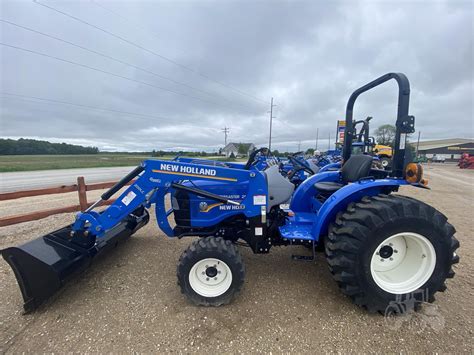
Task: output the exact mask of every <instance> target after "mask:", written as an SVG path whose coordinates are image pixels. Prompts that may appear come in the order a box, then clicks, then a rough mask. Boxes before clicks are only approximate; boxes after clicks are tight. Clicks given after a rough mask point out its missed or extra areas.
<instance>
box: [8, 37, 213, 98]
mask: <svg viewBox="0 0 474 355" xmlns="http://www.w3.org/2000/svg"><path fill="white" fill-rule="evenodd" d="M0 45H2V46H5V47H10V48H14V49H17V50H20V51H24V52H28V53H33V54H36V55H39V56H43V57H47V58H51V59H56V60H58V61H61V62H64V63H68V64H73V65H77V66H79V67H83V68H86V69H89V70H94V71H97V72H100V73H103V74H108V75H112V76H115V77H117V78H121V79H124V80H128V81H132V82H135V83H138V84H142V85H147V86H150V87H152V88H155V89H158V90H163V91H168V92H170V93H173V94H175V95H180V96H185V97H189V98H192V99H195V100H199V101H202V102H206V103H210V104H213V105H220V104H219V103H216V102H212V101H209V100H204V99H201V98H200V97H197V96H192V95H188V94H184V93H180V92H178V91H174V90H170V89H166V88H163V87H160V86H156V85H153V84H150V83H147V82H145V81H140V80H135V79H132V78H128V77H126V76H123V75H119V74H115V73H112V72H108V71H106V70H102V69H99V68H94V67H91V66H89V65H86V64H82V63H78V62H73V61H71V60H67V59H63V58H59V57H55V56H52V55H49V54H45V53H41V52H36V51H34V50H32V49H27V48H22V47H17V46H13V45H11V44H6V43H1V42H0Z"/></svg>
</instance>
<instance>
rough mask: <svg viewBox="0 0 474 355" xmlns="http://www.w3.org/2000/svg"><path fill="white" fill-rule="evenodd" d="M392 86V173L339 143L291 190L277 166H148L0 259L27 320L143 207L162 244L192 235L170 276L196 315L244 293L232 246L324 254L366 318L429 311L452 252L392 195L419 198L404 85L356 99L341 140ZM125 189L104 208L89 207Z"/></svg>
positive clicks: (439, 228)
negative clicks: (328, 161)
mask: <svg viewBox="0 0 474 355" xmlns="http://www.w3.org/2000/svg"><path fill="white" fill-rule="evenodd" d="M390 79H394V80H396V82H397V83H398V85H399V98H398V115H397V121H396V127H397V132H396V140H395V150H394V157H393V169H392V170H391V171H385V170H373V169H371V165H372V157H370V156H367V155H352V154H351V152H352V149H351V146H352V144H351V143H352V139H353V137H352V136H351V135H350V134H348V133H346V136H345V142H346V144H345V146H344V151H343V158H344V164H343V166H342V168H341V169H340V170H339V171H327V172H324V173H318V174H314V175H312V176H310V177H308V178H307V179H306V180H305V181H303V182H302V183H301V184H300V185H299V186H298V187H297V188H295V185H294V184H292V183H291V182H290V181H288V179H286V178H285V177H284V176H282V175H281V174H280V172H279V167H278V165H271V166H269V167H268V168H266V169H265V170H263V171H259V170H256V169H250V168H248V169H245V168H242V167H240V168H236V167H229V166H222V165H220V164H214V165H204V164H193V163H190V162H184V161H161V160H145V161H144V162H143V163H142V164H141V165H140V166H138V167H136V168H135V169H134V170H133V171H132V172H130V173H129V174H128V175H127V176H125V177H124V178H123V179H122V180H121V181H120V182H118V183H117V184H116V185H115V186H114V187H112V188H111V189H110V190H108V191H107V192H105V193H104V194H103V195H102V196H101V199H100V200H98V201H97V202H96V203H95V204H93V205H92V206H91V207H90V208H89V209H87V210H86V211H85V212H82V213H78V214H77V216H76V220H75V222H74V223H73V224H71V225H68V226H65V227H64V228H61V229H59V230H56V231H54V232H51V233H49V234H47V235H44V236H41V237H39V238H37V239H34V240H32V241H30V242H27V243H26V244H23V245H20V246H16V247H10V248H7V249H4V250H2V251H1V252H2V255H3V257H4V258H5V260H6V261H7V262H8V263H9V264H10V266H11V267H12V269H13V271H14V273H15V276H16V278H17V281H18V284H19V286H20V289H21V292H22V295H23V298H24V309H25V311H32V310H34V309H35V308H37V307H38V306H39V305H40V304H41V303H42V302H44V301H45V300H46V299H48V298H49V297H50V296H51V295H52V294H53V293H55V292H56V291H57V290H58V289H59V288H61V287H62V286H63V285H64V284H65V283H66V282H67V281H68V280H69V279H71V278H72V277H73V276H74V275H75V274H77V273H79V272H81V271H82V270H84V269H86V268H87V267H88V266H89V265H90V264H91V262H92V260H93V259H95V258H97V257H99V256H100V255H102V253H103V252H104V251H105V250H107V249H110V248H113V247H115V246H116V245H117V244H118V243H120V242H121V241H123V240H124V239H126V238H127V237H129V236H131V235H132V234H133V233H135V232H136V231H137V230H138V229H140V228H141V227H143V226H144V225H145V224H146V223H147V222H148V220H149V212H148V211H149V209H150V207H151V206H154V210H155V211H154V212H155V214H156V219H157V223H158V227H159V228H160V229H161V231H162V232H163V233H164V234H166V235H167V236H168V237H170V238H183V237H196V238H195V239H194V240H193V241H192V242H191V244H190V246H189V247H188V248H187V249H186V250H185V251H184V252H183V254H182V255H181V257H180V258H179V261H178V266H177V279H178V284H179V287H180V288H181V291H182V293H183V294H184V295H185V296H186V297H187V298H188V299H189V301H190V302H192V303H193V304H195V305H202V306H220V305H225V304H227V303H229V302H231V300H232V299H233V298H234V297H235V296H236V295H237V293H238V292H239V291H240V290H241V288H242V286H243V284H244V278H245V266H244V262H243V260H242V256H241V254H240V252H239V248H238V246H239V245H241V244H245V245H247V246H249V247H250V248H251V249H252V251H253V252H254V253H257V254H266V253H269V252H270V251H271V250H272V248H274V247H277V246H299V245H308V244H309V245H311V247H312V255H307V256H299V257H295V258H296V259H303V260H308V259H309V260H312V259H313V258H314V256H315V249H316V247H320V246H324V249H325V254H326V260H327V263H328V265H329V269H330V271H331V273H332V275H333V277H334V280H335V281H336V282H337V284H338V286H339V288H340V289H341V291H342V292H343V293H344V294H346V295H348V296H349V297H350V298H351V299H352V300H353V301H354V303H356V304H357V305H359V306H361V307H364V308H366V309H367V310H369V311H381V312H384V311H385V310H386V309H387V307H392V304H393V302H395V301H397V300H400V299H411V300H412V301H413V300H415V301H421V300H424V301H430V302H431V301H433V299H434V294H435V293H436V292H437V291H444V290H445V289H446V285H445V281H446V279H447V278H451V277H453V276H454V271H453V269H452V266H453V264H455V263H457V262H458V260H459V259H458V256H457V255H456V253H455V251H456V249H457V248H458V246H459V243H458V241H457V240H456V239H455V237H454V233H455V230H454V228H453V226H451V224H449V223H448V222H447V218H446V217H445V216H444V215H443V214H442V213H440V212H439V211H437V210H436V209H434V208H433V207H431V206H429V205H427V204H426V203H423V202H421V201H417V200H415V199H413V198H411V197H407V196H402V195H398V194H396V192H397V191H398V189H399V188H400V186H412V187H413V188H426V186H425V185H424V180H423V177H422V170H421V166H418V165H417V164H414V163H412V164H408V165H407V166H405V164H404V161H405V147H406V145H405V139H406V135H407V134H409V133H412V132H414V117H413V116H410V115H409V113H408V106H409V95H410V88H409V82H408V80H407V78H406V77H405V75H403V74H398V73H389V74H386V75H384V76H382V77H380V78H378V79H376V80H374V81H372V82H370V83H368V84H366V85H364V86H362V87H361V88H359V89H357V90H356V91H355V92H354V93H353V94H352V95H351V96H350V98H349V101H348V104H347V111H346V124H347V127H349V129H348V130H347V132H351V129H350V128H351V127H352V123H353V120H352V116H353V107H354V103H355V101H356V99H357V97H358V96H359V95H360V94H362V93H363V92H365V91H367V90H369V89H372V88H374V87H376V86H378V85H380V84H382V83H384V82H386V81H388V80H390ZM134 179H135V180H134ZM131 181H133V182H132V184H131V185H130V186H129V187H128V188H127V189H126V190H125V191H124V192H123V193H121V194H120V196H119V197H118V198H117V199H116V200H115V201H114V202H113V203H112V204H111V205H110V206H109V207H106V208H105V209H103V210H101V211H100V210H98V209H97V208H98V207H99V206H100V205H101V203H103V202H104V201H105V200H108V199H110V198H111V197H112V195H114V194H115V193H117V192H118V191H119V190H120V189H121V188H123V187H125V186H126V184H127V183H129V182H131ZM405 192H406V193H408V192H409V191H408V190H406V191H405ZM168 198H169V201H170V203H166V202H165V201H168ZM288 204H289V205H288ZM170 219H174V222H175V226H174V227H172V224H170V221H169V220H170ZM299 249H300V250H304V248H299ZM158 252H159V251H158ZM156 262H160V261H159V258H158V259H157V261H156ZM420 297H423V299H421V298H420Z"/></svg>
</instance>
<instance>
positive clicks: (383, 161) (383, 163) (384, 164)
mask: <svg viewBox="0 0 474 355" xmlns="http://www.w3.org/2000/svg"><path fill="white" fill-rule="evenodd" d="M387 165H388V160H386V159H382V166H384V167H385V166H387Z"/></svg>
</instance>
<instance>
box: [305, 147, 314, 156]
mask: <svg viewBox="0 0 474 355" xmlns="http://www.w3.org/2000/svg"><path fill="white" fill-rule="evenodd" d="M306 154H307V155H314V149H313V148H308V150H307V151H306Z"/></svg>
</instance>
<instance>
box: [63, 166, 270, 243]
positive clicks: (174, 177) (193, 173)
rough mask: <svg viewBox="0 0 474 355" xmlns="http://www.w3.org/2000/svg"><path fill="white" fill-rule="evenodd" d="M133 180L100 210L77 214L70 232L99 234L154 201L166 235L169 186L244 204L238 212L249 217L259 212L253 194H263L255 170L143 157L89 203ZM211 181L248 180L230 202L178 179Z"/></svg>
mask: <svg viewBox="0 0 474 355" xmlns="http://www.w3.org/2000/svg"><path fill="white" fill-rule="evenodd" d="M135 177H137V179H136V180H135V181H134V182H133V184H132V185H130V186H129V187H128V188H127V189H126V191H125V192H123V193H122V194H121V195H120V196H119V197H118V198H117V200H116V201H115V202H114V203H113V204H111V205H110V206H109V207H108V208H106V209H105V210H104V211H103V212H102V213H98V212H96V211H94V210H93V209H89V210H88V211H86V212H84V213H78V215H77V219H76V222H75V223H74V225H73V228H72V229H73V232H74V233H85V234H86V235H94V236H96V238H99V239H100V238H101V237H103V236H104V235H105V234H106V232H107V231H108V230H110V229H111V228H113V227H114V226H116V225H117V224H119V223H120V222H121V221H122V220H123V219H124V218H126V217H127V216H128V215H129V214H130V213H133V211H135V210H137V209H139V208H141V207H149V206H150V205H151V204H153V203H155V207H156V215H157V221H158V226H159V228H160V229H161V230H162V231H163V232H164V233H165V234H166V235H168V236H170V237H171V236H174V234H173V230H172V228H171V226H170V224H169V222H168V219H167V216H168V215H169V214H170V211H167V210H166V207H165V196H166V195H167V194H168V193H170V192H172V191H173V189H184V190H187V191H188V192H191V193H193V194H195V195H198V196H203V197H206V198H209V199H213V200H215V201H218V202H221V203H224V204H233V205H240V204H242V205H244V206H245V208H244V209H243V210H240V211H239V213H244V214H245V216H246V217H248V218H251V217H255V216H258V215H260V214H261V206H260V205H254V203H253V196H261V195H267V185H266V180H265V177H264V175H263V174H262V173H260V172H258V171H248V170H243V169H231V168H227V167H222V166H206V165H200V164H192V163H187V162H181V161H162V160H146V161H144V162H143V163H142V164H141V166H139V167H137V168H136V169H135V170H133V171H132V172H131V173H130V174H128V175H127V176H126V177H125V178H124V179H122V180H121V181H120V182H119V183H117V184H116V185H115V186H113V187H112V188H111V189H110V190H109V191H107V192H106V193H104V194H103V195H102V198H101V200H99V201H98V202H97V203H96V204H94V205H93V206H97V205H100V202H101V201H104V200H107V199H109V198H110V197H111V196H112V195H113V194H114V193H116V192H117V191H119V190H120V189H121V188H122V187H124V186H125V185H126V184H127V183H128V182H130V181H131V180H133V179H134V178H135ZM197 180H211V181H216V182H225V183H227V184H237V183H246V182H248V193H247V194H246V197H245V198H244V199H243V200H242V201H234V200H231V199H229V198H226V197H224V196H219V195H216V194H213V193H210V192H207V191H205V190H202V189H199V188H192V187H188V186H184V185H182V184H181V183H180V182H182V181H197Z"/></svg>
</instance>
